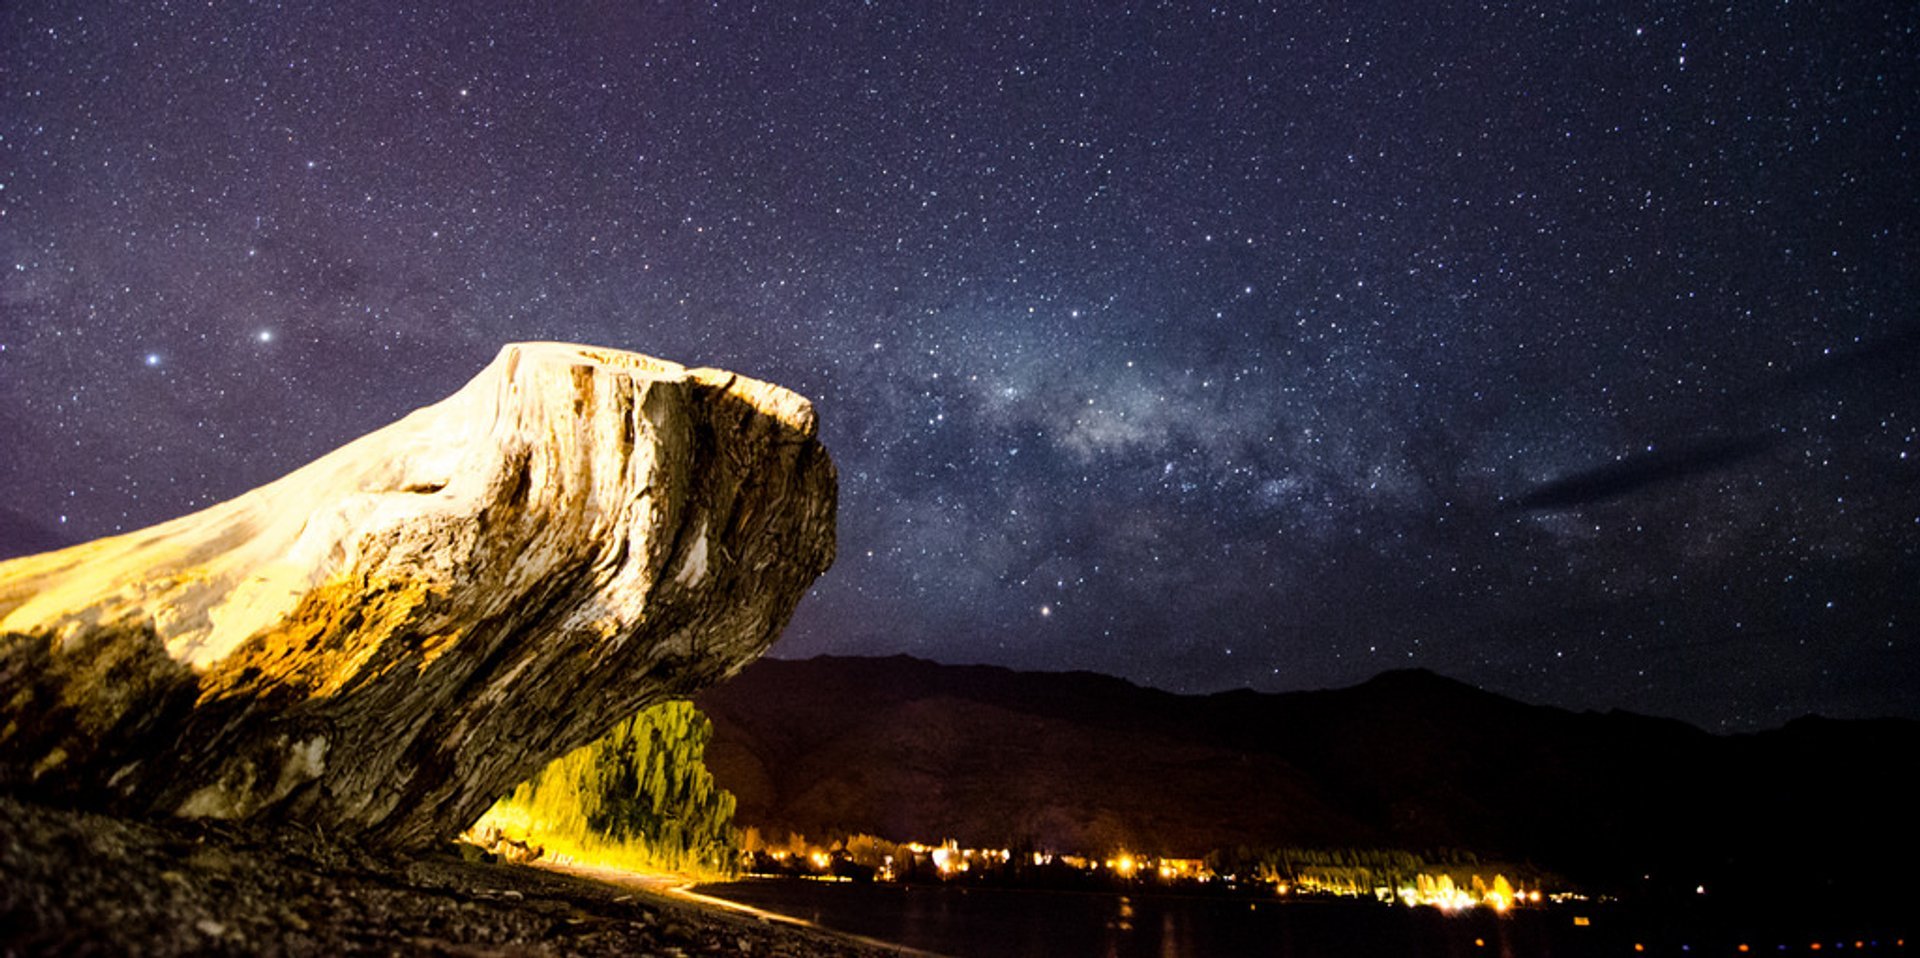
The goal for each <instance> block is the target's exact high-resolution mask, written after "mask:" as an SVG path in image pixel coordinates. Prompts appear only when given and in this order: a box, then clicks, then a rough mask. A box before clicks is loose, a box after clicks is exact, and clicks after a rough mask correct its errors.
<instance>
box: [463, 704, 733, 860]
mask: <svg viewBox="0 0 1920 958" xmlns="http://www.w3.org/2000/svg"><path fill="white" fill-rule="evenodd" d="M712 737H713V724H712V723H711V722H709V721H708V720H707V717H706V716H704V715H702V714H700V712H699V710H698V709H695V708H694V707H693V703H691V702H665V703H662V704H660V705H655V706H653V707H651V708H648V709H645V710H643V711H641V712H640V713H639V714H637V715H634V716H633V717H632V718H629V719H627V720H625V721H623V722H621V723H620V724H618V725H616V726H614V727H613V729H612V730H611V731H609V732H608V733H607V734H606V735H605V736H603V737H601V738H600V739H599V740H598V741H595V742H593V743H592V744H590V745H587V746H585V747H583V748H580V749H576V750H574V751H572V752H569V753H568V754H566V755H563V756H561V757H560V758H559V759H557V760H555V761H554V762H553V763H552V764H551V765H548V766H547V767H546V768H545V769H544V770H542V771H541V772H540V774H539V775H537V776H535V777H534V778H533V779H532V780H530V781H527V782H524V783H522V784H521V785H519V786H518V787H516V788H515V789H514V790H513V794H511V795H509V796H508V797H507V798H505V799H503V800H501V802H500V803H499V804H498V805H496V806H494V809H493V810H492V811H489V812H488V813H487V817H486V818H485V819H482V822H483V823H492V824H496V825H498V826H500V827H502V828H504V829H506V830H508V831H516V830H524V831H526V832H528V833H530V838H531V839H532V840H535V841H540V842H543V843H545V844H548V845H550V846H554V847H555V848H561V847H565V848H570V849H574V850H575V854H582V855H584V856H588V857H592V856H594V853H595V852H607V851H612V852H616V853H620V854H616V855H615V856H613V857H618V858H625V859H627V860H629V861H635V863H637V864H643V865H647V866H651V867H655V868H665V869H671V870H675V871H693V872H705V873H726V872H729V871H730V870H731V869H732V868H733V867H734V865H735V863H736V862H737V860H738V858H739V847H740V846H739V834H738V832H737V831H736V830H735V829H734V827H733V810H734V798H733V795H732V794H731V793H730V792H728V791H727V790H725V789H723V788H720V787H719V786H717V785H715V784H714V782H713V776H712V775H710V774H708V772H707V767H706V764H705V763H704V761H703V757H704V755H705V752H706V747H707V742H708V741H709V740H710V739H712ZM516 825H520V826H523V828H522V829H516V828H515V827H514V826H516ZM598 857H603V858H605V857H608V856H605V855H600V856H598ZM636 860H637V861H636Z"/></svg>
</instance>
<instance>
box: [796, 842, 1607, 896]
mask: <svg viewBox="0 0 1920 958" xmlns="http://www.w3.org/2000/svg"><path fill="white" fill-rule="evenodd" d="M898 847H899V848H900V849H901V850H902V851H905V852H907V853H910V854H911V855H913V856H914V857H916V858H921V859H923V860H924V861H926V862H929V863H931V864H932V866H933V868H934V870H935V871H936V872H937V873H938V874H939V876H940V877H941V878H942V879H953V878H959V877H960V876H963V875H966V874H968V873H971V872H973V871H974V870H975V869H976V868H994V867H999V866H1004V865H1008V864H1011V863H1012V862H1013V859H1014V853H1013V851H1012V850H1011V849H1006V848H997V849H995V848H985V849H983V848H961V847H960V844H959V843H958V842H957V841H954V840H952V839H948V840H947V841H945V842H943V843H941V844H939V845H928V844H925V843H922V842H908V843H906V844H903V845H900V846H898ZM835 854H836V853H833V852H829V851H827V850H825V849H822V848H818V847H813V848H810V849H808V850H807V851H806V852H804V853H797V852H790V851H786V850H772V851H770V855H771V856H772V857H773V858H774V859H775V860H776V861H779V862H782V863H783V864H802V863H804V865H805V866H808V867H810V868H811V869H812V870H813V871H814V872H816V873H818V874H817V875H814V876H810V877H816V878H822V879H827V880H846V879H836V878H835V877H834V876H833V874H832V873H833V871H834V862H835ZM1027 854H1029V855H1030V856H1031V863H1032V865H1033V866H1034V867H1036V868H1037V867H1043V866H1050V865H1051V866H1064V867H1067V868H1072V869H1074V870H1077V871H1083V872H1092V871H1100V870H1104V871H1106V872H1107V873H1109V874H1111V875H1114V876H1116V877H1119V878H1121V879H1124V880H1127V881H1134V880H1146V881H1159V882H1161V883H1164V884H1174V883H1186V882H1192V883H1200V884H1205V883H1210V882H1216V881H1225V882H1237V881H1239V880H1240V879H1239V877H1238V876H1233V875H1225V876H1223V875H1219V874H1216V873H1215V872H1214V871H1213V869H1211V868H1210V867H1208V865H1207V863H1206V861H1205V860H1203V859H1198V858H1171V857H1160V856H1148V855H1134V854H1132V853H1129V852H1117V853H1115V854H1114V855H1113V856H1112V857H1109V858H1104V859H1101V858H1087V857H1083V856H1079V855H1062V854H1051V853H1046V852H1031V853H1027ZM903 867H904V865H903V864H901V863H897V862H896V861H895V860H894V856H892V855H888V856H886V857H885V859H884V860H883V861H882V862H881V863H880V865H879V867H878V868H876V869H875V877H877V878H878V879H880V880H881V881H895V880H898V879H899V878H900V869H901V868H903ZM1251 883H1252V884H1255V885H1270V886H1272V888H1273V890H1274V893H1275V894H1276V895H1278V896H1281V897H1291V896H1309V897H1339V898H1373V899H1376V900H1378V901H1381V902H1384V903H1388V904H1402V905H1407V906H1410V907H1430V908H1437V909H1439V910H1441V911H1443V912H1447V913H1449V914H1452V913H1457V912H1464V911H1468V910H1472V909H1479V908H1487V909H1491V910H1493V911H1494V912H1497V913H1500V914H1505V913H1507V912H1508V911H1511V910H1513V909H1514V908H1517V907H1522V906H1527V905H1538V904H1540V903H1542V902H1543V901H1551V902H1554V903H1557V904H1566V903H1569V902H1577V901H1584V900H1585V896H1582V895H1579V894H1577V893H1571V892H1558V893H1553V894H1548V893H1545V892H1543V891H1541V890H1540V889H1539V888H1522V887H1516V886H1515V885H1514V884H1513V883H1512V882H1510V881H1508V879H1507V877H1506V876H1505V875H1499V874H1496V875H1494V876H1493V878H1492V880H1491V881H1489V880H1487V879H1484V878H1482V877H1481V876H1479V875H1471V876H1468V877H1467V878H1466V879H1465V880H1464V881H1458V882H1457V881H1455V879H1454V877H1453V876H1452V875H1448V874H1439V875H1429V874H1424V873H1422V874H1418V875H1415V876H1414V878H1413V882H1412V884H1408V885H1403V886H1401V887H1398V888H1391V887H1387V886H1380V885H1362V884H1359V883H1356V882H1353V881H1351V880H1345V879H1337V878H1330V877H1328V878H1323V877H1319V876H1315V875H1312V874H1311V873H1309V874H1305V875H1301V876H1299V877H1297V878H1294V879H1292V880H1288V879H1283V878H1280V877H1277V876H1272V875H1258V876H1254V877H1253V878H1252V881H1251Z"/></svg>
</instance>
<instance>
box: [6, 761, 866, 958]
mask: <svg viewBox="0 0 1920 958" xmlns="http://www.w3.org/2000/svg"><path fill="white" fill-rule="evenodd" d="M894 953H895V952H892V951H890V950H887V949H884V948H876V947H872V946H869V945H866V944H862V943H858V942H853V941H849V940H847V939H844V938H840V937H836V936H832V935H829V934H826V933H823V932H817V931H813V930H811V929H806V928H796V927H791V926H787V925H779V924H771V923H767V922H763V921H759V920H756V919H754V918H751V917H747V916H742V915H735V914H730V913H725V912H720V911H713V910H708V909H705V908H701V907H698V906H695V905H692V904H689V903H686V902H681V901H678V900H674V899H670V898H667V897H665V896H662V895H657V894H650V893H648V892H646V891H644V890H640V889H635V888H630V887H621V886H615V885H610V884H605V883H602V882H597V881H592V880H588V879H585V878H581V877H577V876H573V875H565V874H556V873H554V872H551V871H547V870H542V869H538V868H533V867H529V866H525V865H510V864H491V863H485V862H479V861H469V860H466V859H465V858H463V857H462V856H461V854H460V853H459V852H458V851H457V850H456V849H454V848H453V847H451V846H449V847H448V848H447V849H445V850H444V851H442V850H435V851H431V852H425V853H415V854H407V853H394V852H379V851H368V850H365V849H362V848H359V847H357V846H356V845H354V844H351V843H348V842H344V841H341V840H338V839H336V838H333V837H331V836H328V835H325V834H319V833H315V832H308V831H301V830H288V829H278V828H268V827H264V826H252V825H243V826H234V825H227V824H222V823H205V822H182V821H173V820H168V821H131V820H126V819H120V818H114V817H109V816H105V815H100V814H95V813H91V812H82V811H73V810H69V809H64V808H56V807H51V806H47V805H42V804H37V803H33V802H28V801H23V800H19V799H17V798H14V797H12V796H6V795H0V956H4V958H15V956H22V958H24V956H39V955H49V956H51V955H62V956H86V955H143V956H158V955H209V954H213V955H289V956H295V955H315V956H321V955H348V954H353V955H368V954H378V955H457V956H472V958H478V956H534V955H583V956H596V955H607V956H615V955H618V956H634V955H659V956H702V955H725V956H755V958H761V956H783V955H784V956H791V958H805V956H816V955H817V956H844V958H877V956H881V955H889V954H894Z"/></svg>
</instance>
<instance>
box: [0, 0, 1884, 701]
mask: <svg viewBox="0 0 1920 958" xmlns="http://www.w3.org/2000/svg"><path fill="white" fill-rule="evenodd" d="M445 6H446V8H447V9H446V10H444V11H443V10H435V9H432V8H431V7H432V5H409V4H399V5H396V4H391V3H386V2H381V3H360V2H317V3H313V4H304V5H303V4H276V3H245V4H243V3H226V2H215V3H206V2H197V3H165V2H158V0H155V2H143V3H132V4H113V5H106V4H74V3H64V2H37V0H8V2H7V3H5V4H4V5H0V137H3V139H0V268H3V270H4V271H3V272H0V487H4V489H5V490H6V494H5V497H4V499H0V547H4V548H5V550H6V551H7V552H9V553H17V552H22V551H29V550H32V549H35V548H41V547H46V546H48V545H52V544H58V543H61V542H71V541H80V540H84V539H88V538H92V537H96V536H101V535H106V534H110V533H114V532H119V531H125V530H130V529H133V528H136V527H139V526H143V525H148V524H151V523H154V522H157V521H161V520H163V519H167V518H170V517H173V516H175V515H178V514H181V513H183V512H186V511H189V510H192V509H195V508H198V507H201V506H205V505H207V504H210V503H212V502H215V501H218V500H220V499H224V498H227V497H230V496H233V495H235V494H238V493H240V492H242V491H244V490H246V489H248V488H250V487H252V486H255V485H258V484H260V483H262V482H265V481H267V480H269V479H271V478H274V477H275V476H277V475H280V474H282V473H285V472H287V471H289V470H291V469H293V468H296V467H297V466H299V465H301V464H302V463H304V462H306V461H307V460H309V459H311V458H313V457H315V456H317V455H319V454H321V453H323V452H325V451H326V450H328V449H330V448H333V447H335V446H337V445H339V444H341V443H343V442H345V441H347V440H349V439H351V438H353V437H355V436H357V435H359V434H361V433H364V432H366V431H368V430H370V429H373V428H375V427H377V426H379V425H382V424H384V423H386V422H388V421H391V420H393V419H395V418H397V417H399V416H400V415H402V414H403V413H405V412H406V411H408V410H410V409H412V408H415V407H418V406H421V405H424V404H427V403H430V402H432V401H434V400H437V399H439V398H441V397H442V396H444V395H445V394H447V393H449V392H451V391H452V390H453V389H455V388H456V387H458V386H459V384H461V383H462V382H464V381H465V380H466V379H468V378H469V377H471V376H472V375H473V374H475V373H476V372H478V371H479V369H480V368H481V367H482V366H483V365H484V364H485V363H486V362H487V361H488V360H489V359H490V358H491V357H492V356H493V354H494V353H495V352H496V351H497V350H498V349H499V347H500V345H501V344H502V343H504V342H508V341H514V340H526V339H560V340H569V341H577V342H585V343H593V344H598V345H604V346H613V347H620V348H625V349H633V350H638V351H641V352H646V353H650V354H655V355H659V356H662V357H666V358H669V359H673V360H676V361H680V362H684V363H688V364H695V365H714V366H721V367H726V368H731V369H735V370H739V371H741V372H744V373H747V374H750V375H753V376H757V377H761V378H765V379H770V380H773V381H775V382H778V383H781V384H783V385H786V386H789V387H791V388H794V389H796V390H798V391H799V392H801V393H803V394H805V395H807V396H809V397H811V398H812V399H813V400H814V401H815V403H816V405H817V407H818V409H819V411H820V414H821V416H822V421H823V427H822V428H823V437H824V439H825V441H826V443H827V446H828V448H829V450H830V451H831V452H832V454H833V455H834V457H835V459H836V461H837V463H838V465H839V468H840V477H841V513H840V514H841V533H840V557H839V560H838V562H837V564H836V565H835V567H834V568H833V570H832V571H831V572H829V573H828V574H827V575H826V576H824V577H823V578H822V579H821V580H820V581H819V582H818V584H817V586H816V587H815V589H814V590H813V592H812V593H811V594H810V595H809V596H808V597H807V598H806V599H805V600H804V601H803V602H802V603H801V606H800V609H799V611H798V613H797V614H796V616H795V619H794V622H793V625H792V626H791V627H790V628H789V630H788V632H787V634H786V636H785V638H783V639H782V641H781V643H780V644H779V645H778V646H776V650H775V651H776V654H780V655H785V656H801V655H810V654H815V653H824V652H834V653H850V654H890V653H895V652H905V653H910V654H914V655H919V656H923V657H929V658H933V659H937V660H940V661H946V662H989V663H997V664H1004V665H1011V666H1016V667H1022V668H1045V669H1066V668H1078V669H1091V670H1095V671H1102V672H1108V673H1113V674H1118V675H1123V676H1126V677H1128V678H1131V679H1133V680H1135V681H1138V682H1141V683H1144V684H1150V685H1155V686H1159V687H1162V688H1167V689H1171V690H1175V691H1183V692H1203V691H1214V690H1219V689H1224V688H1232V687H1238V686H1251V687H1253V688H1257V689H1263V690H1275V691H1277V690H1288V689H1298V688H1314V687H1324V686H1329V685H1343V684H1350V683H1353V682H1357V681H1361V680H1363V679H1365V678H1367V677H1369V676H1371V675H1373V674H1375V673H1377V672H1379V671H1382V670H1385V669H1389V668H1396V667H1406V666H1420V667H1426V668H1431V669H1434V670H1437V671H1440V672H1442V673H1445V674H1448V675H1452V676H1455V677H1457V678H1461V679H1464V680H1467V681H1470V682H1473V683H1475V684H1478V685H1481V686H1483V687H1486V688H1489V689H1492V690H1495V691H1499V692H1502V693H1506V694H1511V695H1516V696H1519V697H1522V698H1525V699H1528V700H1530V701H1537V702H1547V703H1552V704H1558V705H1564V706H1567V707H1571V708H1600V709H1607V708H1615V707H1620V708H1627V709H1632V710H1635V711H1641V712H1648V713H1652V714H1658V715H1669V716H1677V717H1680V718H1684V719H1687V720H1689V721H1692V722H1695V723H1698V724H1700V725H1702V726H1703V727H1706V728H1709V729H1714V730H1745V729H1754V728H1760V727H1768V726H1774V725H1778V724H1781V723H1783V722H1784V721H1786V720H1788V719H1790V718H1793V717H1795V716H1798V715H1801V714H1804V713H1807V712H1818V713H1821V714H1826V715H1830V716H1841V717H1852V716H1867V715H1883V714H1899V715H1908V716H1920V373H1916V368H1917V367H1920V333H1917V332H1916V329H1917V328H1920V327H1917V326H1916V323H1917V322H1920V315H1917V314H1920V308H1917V307H1916V303H1920V185H1917V184H1920V163H1916V156H1915V153H1916V144H1917V140H1920V93H1916V91H1917V90H1920V33H1917V32H1916V31H1917V29H1920V6H1916V5H1914V4H1913V3H1911V2H1904V0H1903V2H1877V0H1863V2H1857V3H1856V2H1848V3H1812V2H1792V3H1751V4H1738V5H1732V6H1730V7H1729V6H1727V5H1723V4H1712V5H1707V4H1698V3H1664V2H1663V3H1615V4H1595V3H1577V2H1565V3H1543V4H1506V3H1458V2H1450V0H1446V2H1437V3H1427V2H1418V3H1406V2H1402V3H1393V4H1371V3H1355V4H1343V3H1319V4H1280V5H1270V6H1254V5H1251V4H1246V5H1242V4H1221V5H1219V6H1216V7H1209V6H1207V5H1205V4H1203V3H1192V4H1167V5H1152V4H1141V5H1135V6H1134V7H1132V8H1131V9H1128V8H1126V7H1123V6H1122V5H1120V4H1118V3H1114V4H1107V3H1098V4H1084V5H1083V4H1066V3H1060V4H1015V3H1000V4H987V5H982V6H977V7H971V8H969V7H964V6H962V5H945V4H908V3H868V4H848V3H827V4H819V5H816V4H810V3H809V4H797V3H796V4H760V5H758V6H757V7H756V6H753V5H750V4H747V3H744V2H742V3H732V2H728V3H720V4H715V5H714V6H713V7H712V8H708V7H695V6H692V5H681V4H654V3H637V2H635V3H623V2H599V3H580V4H551V5H549V4H521V3H511V4H508V3H493V4H486V3H479V4H447V5H445Z"/></svg>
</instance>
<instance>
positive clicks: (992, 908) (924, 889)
mask: <svg viewBox="0 0 1920 958" xmlns="http://www.w3.org/2000/svg"><path fill="white" fill-rule="evenodd" d="M698 891H700V892H701V893H703V894H708V895H713V896H715V897H718V898H725V899H727V900H729V901H734V902H738V903H740V904H744V905H751V906H753V907H755V908H760V909H763V910H765V911H770V912H775V913H778V914H782V915H788V916H791V917H794V918H799V919H804V920H807V921H811V922H813V923H814V924H817V925H820V926H823V927H826V928H831V929H835V930H838V931H843V932H849V933H852V934H856V935H861V936H865V937H868V938H875V939H880V940H882V941H890V942H898V943H900V944H903V945H907V946H910V947H913V948H917V949H923V950H926V951H931V952H936V953H939V954H942V955H950V956H954V958H989V956H991V958H1025V956H1031V958H1073V956H1083V955H1084V956H1095V958H1136V956H1138V958H1235V956H1255V955H1257V956H1273V958H1319V956H1327V958H1336V956H1338V958H1345V956H1367V955H1381V956H1388V955H1392V956H1402V955H1404V956H1450V958H1451V956H1475V955H1487V956H1500V958H1525V956H1573V958H1580V956H1588V955H1592V956H1621V958H1625V956H1637V955H1640V954H1671V955H1709V954H1713V955H1718V954H1726V955H1732V954H1739V953H1740V952H1739V949H1738V945H1740V944H1747V945H1748V946H1749V948H1750V953H1753V954H1808V953H1809V951H1810V948H1809V946H1810V945H1811V944H1812V943H1813V941H1815V940H1821V941H1822V950H1821V953H1822V954H1826V953H1829V952H1832V951H1840V952H1842V953H1849V954H1850V953H1854V952H1856V951H1859V952H1864V953H1866V954H1889V955H1901V954H1911V953H1912V952H1910V951H1908V950H1907V948H1905V947H1904V946H1896V944H1895V940H1894V937H1893V935H1894V932H1893V930H1892V929H1889V928H1885V927H1880V928H1873V929H1866V928H1857V927H1856V928H1848V929H1825V930H1824V939H1822V937H1821V935H1822V932H1815V931H1810V930H1807V929H1805V928H1802V927H1799V926H1798V925H1799V923H1788V924H1786V925H1782V924H1780V923H1779V922H1777V921H1775V922H1773V923H1771V924H1770V923H1769V920H1768V919H1764V918H1762V919H1755V920H1753V921H1736V922H1731V923H1729V922H1727V921H1725V920H1723V919H1716V918H1710V917H1702V916H1682V917H1678V918H1676V917H1674V916H1671V915H1668V916H1655V915H1646V914H1636V913H1630V912H1626V911H1623V910H1617V909H1615V910H1607V909H1602V908H1597V907H1586V906H1580V907H1554V908H1539V909H1529V910H1522V911H1517V912H1515V913H1513V914H1510V915H1506V916H1500V915H1495V914H1493V913H1491V912H1488V911H1484V910H1477V911H1472V912H1467V913H1462V914H1458V915H1447V914H1444V913H1441V912H1439V911H1437V910H1435V909H1432V908H1402V907H1387V906H1382V905H1376V904H1372V903H1364V902H1299V901H1292V902H1282V901H1277V900H1270V901H1248V900H1246V899H1230V898H1206V897H1189V896H1179V895H1164V894H1136V895H1120V894H1111V893H1089V892H1049V891H1029V890H1007V889H991V888H966V887H957V886H902V885H887V884H873V885H859V884H835V883H828V882H810V881H795V880H777V879H776V880H750V881H741V882H730V883H726V884H719V885H706V886H702V887H700V888H699V889H698ZM1776 917H1777V916H1776ZM1576 918H1585V919H1586V923H1584V924H1577V923H1576V921H1575V919H1576ZM1856 935H1857V936H1858V937H1855V936H1856ZM1636 944H1639V945H1641V946H1642V948H1643V949H1644V951H1636V950H1635V947H1634V946H1635V945H1636ZM1856 944H1857V945H1858V946H1859V947H1856Z"/></svg>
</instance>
